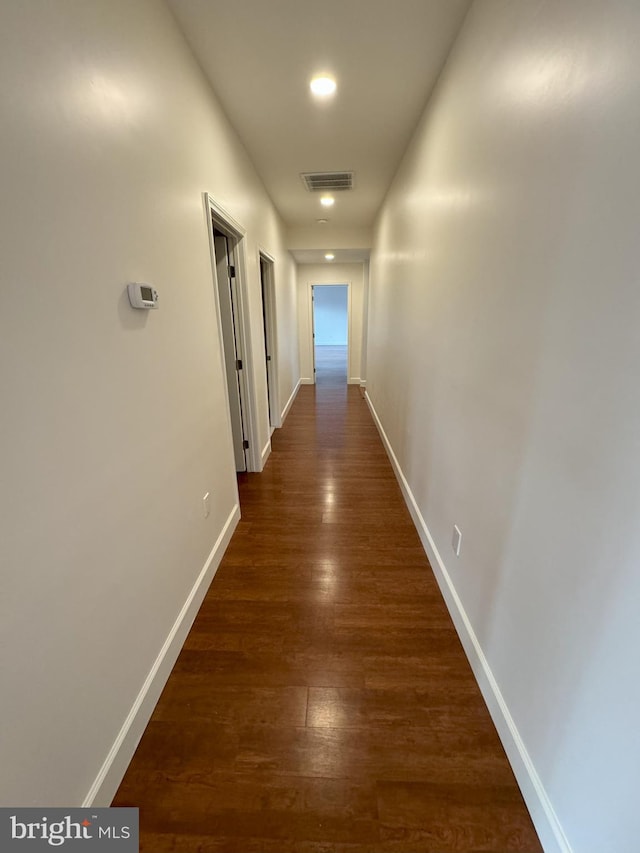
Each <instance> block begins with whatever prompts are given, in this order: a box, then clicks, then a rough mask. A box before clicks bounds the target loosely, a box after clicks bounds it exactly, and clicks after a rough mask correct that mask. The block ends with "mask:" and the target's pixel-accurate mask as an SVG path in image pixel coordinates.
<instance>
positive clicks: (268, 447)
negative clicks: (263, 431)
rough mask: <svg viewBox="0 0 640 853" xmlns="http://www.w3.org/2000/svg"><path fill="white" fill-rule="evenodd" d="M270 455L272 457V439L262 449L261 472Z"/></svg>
mask: <svg viewBox="0 0 640 853" xmlns="http://www.w3.org/2000/svg"><path fill="white" fill-rule="evenodd" d="M270 455H271V437H269V441H268V442H267V443H266V444H265V446H264V447H263V448H262V453H261V454H260V462H261V466H260V470H261V471H262V469H263V468H264V466H265V464H266V461H267V459H268V458H269V456H270Z"/></svg>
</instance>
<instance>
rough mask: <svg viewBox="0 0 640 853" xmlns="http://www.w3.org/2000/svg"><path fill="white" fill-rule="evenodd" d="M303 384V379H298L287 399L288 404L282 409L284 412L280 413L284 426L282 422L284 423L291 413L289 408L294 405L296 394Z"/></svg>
mask: <svg viewBox="0 0 640 853" xmlns="http://www.w3.org/2000/svg"><path fill="white" fill-rule="evenodd" d="M301 384H302V379H298V381H297V382H296V387H295V388H294V389H293V391H292V392H291V396H290V397H289V399H288V400H287V404H286V406H285V407H284V409H283V410H282V414H281V415H280V426H282V424H283V423H284V419H285V418H286V417H287V415H288V414H289V409H290V408H291V406H293V401H294V400H295V399H296V394H297V393H298V391H299V390H300V385H301Z"/></svg>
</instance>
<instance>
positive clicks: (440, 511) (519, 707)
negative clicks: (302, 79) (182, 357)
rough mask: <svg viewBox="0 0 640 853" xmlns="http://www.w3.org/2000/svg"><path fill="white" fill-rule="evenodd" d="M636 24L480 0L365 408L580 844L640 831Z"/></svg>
mask: <svg viewBox="0 0 640 853" xmlns="http://www.w3.org/2000/svg"><path fill="white" fill-rule="evenodd" d="M639 33H640V6H639V5H638V4H637V3H636V2H634V1H632V0H613V2H608V3H606V4H605V3H599V2H584V3H579V4H578V3H572V2H568V0H561V1H560V2H559V0H540V2H535V3H511V2H507V0H490V2H489V0H487V2H477V3H476V4H475V5H474V7H473V8H472V11H471V13H470V15H469V17H468V19H467V21H466V24H465V27H464V28H463V32H462V34H461V37H460V39H459V41H458V43H457V45H456V47H455V49H454V51H453V54H452V56H451V57H450V60H449V63H448V66H447V67H446V70H445V72H444V74H443V76H442V77H441V80H440V84H439V86H438V89H437V91H436V94H435V97H434V99H433V101H432V102H431V107H430V108H429V109H428V110H427V112H426V113H425V115H424V117H423V119H422V121H421V123H420V125H419V127H418V129H417V131H416V134H415V136H414V138H413V141H412V143H411V145H410V148H409V150H408V152H407V154H406V157H405V159H404V162H403V164H402V166H401V168H400V171H399V173H398V174H397V176H396V179H395V181H394V183H393V186H392V189H391V191H390V193H389V195H388V197H387V200H386V203H385V205H384V207H383V209H382V212H381V215H380V217H379V220H378V223H377V233H376V242H375V250H374V253H373V256H372V263H371V292H370V305H369V318H370V323H369V352H368V376H367V380H368V388H369V394H370V397H371V401H372V404H373V406H374V408H375V411H376V412H377V414H378V416H379V418H380V420H381V423H382V426H383V428H384V430H385V432H386V435H387V436H388V440H389V442H390V444H391V446H392V448H393V451H394V452H395V454H396V457H397V460H398V463H399V466H400V467H401V469H402V472H403V473H404V476H405V477H406V481H407V484H408V487H409V489H410V491H411V493H412V495H413V497H414V499H415V502H416V508H415V512H416V517H417V514H418V511H419V513H421V515H422V516H423V518H424V520H425V522H426V527H427V528H428V531H429V534H430V536H431V537H432V539H433V546H434V547H431V548H430V550H431V555H432V558H433V561H434V563H435V568H436V570H437V572H438V573H439V574H440V577H441V580H442V581H443V584H444V585H445V588H446V573H448V575H449V577H450V580H451V583H452V586H453V589H452V590H451V589H449V590H448V591H447V595H448V598H449V601H450V603H451V605H452V606H453V607H454V608H455V607H456V604H457V603H458V604H459V605H460V607H461V611H460V612H457V613H456V620H457V622H458V624H459V625H460V627H461V630H462V631H463V634H464V633H465V631H466V630H467V629H468V628H469V629H470V631H471V633H470V634H469V635H467V636H465V642H466V645H467V647H468V648H469V649H470V651H471V653H472V657H473V659H474V664H475V666H476V671H477V672H478V673H479V677H480V680H481V682H483V684H484V686H485V689H487V688H489V687H490V680H489V670H490V672H491V673H492V675H493V677H495V680H496V682H497V692H498V693H500V694H501V697H502V699H503V700H504V702H505V703H506V713H507V716H505V717H503V719H502V721H500V720H499V724H500V726H501V729H502V732H503V734H504V735H505V738H506V740H507V743H508V748H509V749H510V752H511V755H512V758H513V759H514V764H515V766H516V769H517V770H518V772H519V775H520V780H521V783H522V785H523V788H524V790H525V793H526V795H527V797H528V800H529V805H530V807H531V808H532V810H533V812H534V816H535V819H536V822H537V824H538V827H539V830H540V832H541V834H542V836H543V838H544V839H545V842H546V845H547V849H549V850H553V849H556V847H561V846H562V844H563V843H565V842H564V841H563V839H562V833H563V832H564V834H565V836H566V846H565V849H568V845H570V846H571V848H572V849H573V850H575V851H581V853H590V851H593V853H598V851H603V850H610V851H616V853H632V851H635V850H636V849H637V846H638V840H637V839H638V835H639V834H640V812H639V810H638V808H637V804H636V803H635V797H636V793H637V790H638V767H639V766H640V739H639V738H638V734H637V732H638V726H637V716H638V714H637V709H638V706H639V705H640V679H639V678H638V672H639V663H640V661H639V655H640V627H639V626H640V621H639V620H638V614H637V612H636V611H637V602H638V600H639V595H640V572H639V571H638V566H639V564H640V525H638V512H639V509H640V453H639V444H638V441H639V439H638V437H639V436H640V396H639V393H638V387H639V386H638V365H639V364H640V335H639V334H638V318H639V317H640V288H639V287H638V276H639V270H640V240H639V239H638V223H639V222H640V169H639V168H638V151H639V150H640V97H639V92H640V64H639V63H638V50H637V46H638V35H639ZM454 523H455V524H457V525H458V526H459V527H460V528H461V530H462V533H463V540H462V552H461V555H460V557H459V558H458V559H456V558H455V557H454V555H453V553H452V549H451V544H450V543H451V534H452V528H453V525H454ZM422 532H423V537H424V541H425V542H427V544H429V540H428V536H427V533H426V531H425V530H423V531H422ZM436 551H437V552H439V555H440V559H441V564H440V565H438V563H437V558H436ZM456 596H458V597H459V598H458V600H457V601H456ZM462 612H464V614H465V615H466V618H468V620H469V622H468V624H467V625H466V626H465V623H464V619H463V616H462ZM473 635H475V640H476V641H477V646H476V647H475V648H474V645H473V642H472V641H473ZM481 653H483V654H484V655H485V656H486V662H487V666H488V669H486V670H485V671H484V672H483V671H482V658H481ZM489 694H490V690H488V693H487V695H489ZM496 695H497V694H496ZM489 698H490V704H491V705H492V707H493V708H494V711H495V712H496V715H497V716H498V717H499V716H500V713H501V712H500V709H499V707H498V704H497V700H496V698H495V696H494V697H493V698H492V697H491V696H489ZM502 711H503V712H504V711H505V708H503V709H502ZM508 714H510V715H511V717H512V721H513V723H514V726H515V728H514V731H513V732H512V733H511V734H512V735H513V734H515V740H510V737H511V736H510V734H509V732H508V726H507V722H508ZM518 736H519V737H520V738H521V739H522V743H521V746H522V749H523V750H525V751H526V754H525V752H522V755H523V756H525V758H526V757H527V756H528V758H529V759H530V761H531V763H532V766H531V767H530V768H529V770H530V778H529V779H527V774H526V772H525V770H526V768H525V765H524V764H523V762H522V760H521V757H522V756H521V757H518V756H517V755H516V754H515V752H514V746H515V745H516V744H517V738H518ZM514 756H515V757H514ZM536 774H537V775H536ZM538 783H539V785H540V787H539V788H538V790H537V791H536V790H535V785H536V784H538ZM536 797H540V799H539V800H537V799H536ZM545 797H548V801H546V800H545ZM544 807H546V808H547V809H548V811H547V813H545V812H544ZM552 811H554V812H555V815H556V816H557V820H558V824H557V825H556V826H555V830H556V832H557V836H556V837H554V835H553V832H552V829H551V827H552V825H553V823H554V815H553V813H552Z"/></svg>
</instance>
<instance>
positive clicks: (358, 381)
mask: <svg viewBox="0 0 640 853" xmlns="http://www.w3.org/2000/svg"><path fill="white" fill-rule="evenodd" d="M347 385H362V380H361V379H360V377H359V376H351V377H350V378H349V379H347Z"/></svg>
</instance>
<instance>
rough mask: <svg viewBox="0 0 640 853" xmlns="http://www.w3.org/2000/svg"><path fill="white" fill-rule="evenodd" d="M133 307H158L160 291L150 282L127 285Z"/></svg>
mask: <svg viewBox="0 0 640 853" xmlns="http://www.w3.org/2000/svg"><path fill="white" fill-rule="evenodd" d="M127 290H128V292H129V302H130V303H131V307H132V308H157V307H158V291H157V290H156V289H155V287H151V285H150V284H143V283H141V282H134V283H133V284H128V285H127Z"/></svg>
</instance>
